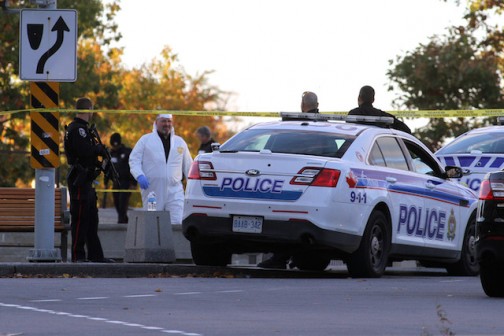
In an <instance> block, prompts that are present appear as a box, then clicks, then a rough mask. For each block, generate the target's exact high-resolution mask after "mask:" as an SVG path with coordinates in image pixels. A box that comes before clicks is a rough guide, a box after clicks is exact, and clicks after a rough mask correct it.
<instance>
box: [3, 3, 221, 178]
mask: <svg viewBox="0 0 504 336" xmlns="http://www.w3.org/2000/svg"><path fill="white" fill-rule="evenodd" d="M9 3H10V4H11V5H12V6H14V7H19V8H24V7H27V6H28V1H23V0H18V1H10V2H9ZM58 7H59V8H73V9H77V10H78V12H79V23H78V24H79V38H78V51H77V56H78V64H77V69H78V79H77V82H75V83H62V84H61V88H60V91H61V92H60V106H61V107H64V108H72V107H73V106H74V102H75V100H76V98H78V97H83V96H87V97H90V98H91V99H92V100H93V101H94V102H95V107H96V108H97V109H103V110H114V109H135V110H141V109H168V110H203V109H223V108H224V105H225V102H224V101H223V100H222V99H223V97H225V94H224V93H223V92H221V91H220V90H218V88H216V87H215V86H212V85H210V84H209V82H208V76H209V74H210V72H203V73H202V74H199V75H196V76H191V75H188V74H187V73H186V72H185V71H184V69H183V68H182V66H181V65H180V63H179V61H178V58H177V55H176V54H174V53H173V52H172V51H171V49H170V48H165V49H164V50H163V51H162V53H161V55H160V57H158V58H155V59H154V60H153V61H152V62H150V63H148V64H145V65H143V66H142V67H140V68H134V69H127V68H125V67H124V66H123V64H122V63H121V56H122V49H121V48H118V47H116V46H117V42H118V41H120V38H121V35H120V33H119V27H118V26H117V24H116V23H115V22H114V17H115V15H116V14H117V12H118V11H119V10H120V6H119V1H118V0H116V1H110V2H107V4H106V5H104V4H103V3H102V1H100V0H88V1H79V0H59V1H58ZM0 13H1V12H0ZM0 25H1V27H2V28H3V30H2V42H1V44H0V62H1V63H0V97H1V98H0V111H9V110H18V109H24V108H27V107H28V102H29V92H28V89H27V83H25V82H23V81H20V80H19V77H18V25H19V17H18V16H17V15H10V16H6V15H3V14H0ZM71 118H72V115H68V114H66V115H62V117H61V119H62V120H61V124H62V125H64V124H67V123H69V122H70V121H71ZM27 120H28V118H27V115H26V113H16V114H12V115H10V116H8V115H6V116H2V115H0V126H2V128H0V151H1V150H3V151H4V152H3V154H2V156H0V186H12V185H14V184H16V183H17V184H18V185H19V184H20V183H23V182H25V183H26V182H29V181H30V180H31V179H32V178H33V170H32V169H31V168H30V167H29V160H28V155H26V154H25V155H24V160H19V156H18V155H19V153H26V151H27V150H28V147H29V134H30V130H29V123H28V122H27ZM152 120H154V116H152V115H151V116H146V115H141V114H133V115H129V114H128V115H125V114H108V113H97V116H96V117H95V122H96V124H97V128H98V130H99V131H100V133H102V137H103V140H104V142H108V141H107V140H108V139H107V137H108V135H110V134H112V133H113V132H116V131H118V132H120V133H122V134H123V137H124V139H125V142H126V143H128V144H129V145H130V146H132V145H134V143H135V142H136V141H137V140H138V138H139V137H140V136H141V135H142V134H144V133H145V132H147V131H150V130H151V125H152V124H151V121H152ZM201 124H208V125H209V126H210V127H213V129H214V130H215V131H216V133H217V135H218V136H220V137H222V138H224V137H226V136H228V134H227V129H226V127H225V125H224V123H223V122H222V119H221V118H213V117H198V118H189V117H180V118H179V117H176V127H177V132H178V133H181V134H182V135H183V136H184V137H185V138H186V139H187V140H188V144H189V146H190V148H191V149H192V150H193V153H194V152H195V149H196V145H197V144H196V143H195V141H194V137H193V132H194V130H195V129H196V127H197V126H199V125H201ZM15 154H16V156H14V155H15ZM64 159H65V158H64V156H63V157H62V161H63V163H64V162H65V160H64ZM11 161H12V162H11ZM61 170H62V172H61V174H60V176H61V178H60V181H61V182H63V183H65V181H64V177H65V175H66V173H65V172H66V166H65V165H63V166H62V168H61Z"/></svg>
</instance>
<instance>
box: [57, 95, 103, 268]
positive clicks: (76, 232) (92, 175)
mask: <svg viewBox="0 0 504 336" xmlns="http://www.w3.org/2000/svg"><path fill="white" fill-rule="evenodd" d="M75 108H76V109H77V110H92V109H93V103H92V102H91V100H90V99H89V98H79V99H78V100H77V103H76V106H75ZM92 116H93V113H88V112H83V113H77V116H76V117H75V118H74V120H73V121H72V122H71V123H70V125H68V126H67V127H66V132H65V142H64V145H65V154H66V156H67V161H68V164H69V165H70V171H69V173H68V177H67V182H68V190H69V192H70V214H71V224H72V261H73V262H86V261H93V262H111V260H109V259H105V258H104V257H103V250H102V246H101V243H100V238H99V237H98V208H97V206H96V192H95V189H94V188H93V181H94V180H95V179H96V178H97V177H98V175H100V169H99V166H98V156H101V155H102V154H103V153H104V151H105V150H106V149H105V147H103V145H100V144H98V143H97V142H96V141H95V139H94V137H93V136H92V135H91V133H90V130H89V121H90V120H91V118H92ZM85 248H86V249H87V255H86V249H85Z"/></svg>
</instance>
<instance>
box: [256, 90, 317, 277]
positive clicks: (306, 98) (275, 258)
mask: <svg viewBox="0 0 504 336" xmlns="http://www.w3.org/2000/svg"><path fill="white" fill-rule="evenodd" d="M318 107H319V103H318V97H317V95H316V94H315V93H314V92H311V91H305V92H303V94H302V95H301V112H303V113H319V109H318ZM300 120H304V119H300ZM291 258H292V256H291V254H290V253H285V252H275V253H273V255H272V256H271V257H270V258H269V259H266V260H264V261H262V262H260V263H259V264H257V267H260V268H268V269H286V268H287V264H288V263H289V261H290V260H291ZM290 266H291V267H296V265H295V264H293V263H291V265H290Z"/></svg>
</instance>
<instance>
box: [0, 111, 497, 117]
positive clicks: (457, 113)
mask: <svg viewBox="0 0 504 336" xmlns="http://www.w3.org/2000/svg"><path fill="white" fill-rule="evenodd" d="M35 110H36V111H37V112H60V113H61V112H62V113H77V112H103V113H111V114H173V115H180V116H198V117H203V116H206V117H209V116H211V117H272V118H278V117H280V112H231V111H172V110H100V109H98V110H75V109H23V110H12V111H0V115H7V114H15V113H22V112H30V111H35ZM387 112H388V113H390V114H393V115H395V116H396V117H401V118H466V117H500V116H504V109H481V110H422V111H410V110H408V111H387ZM321 113H322V114H339V115H346V114H348V112H347V111H336V112H321Z"/></svg>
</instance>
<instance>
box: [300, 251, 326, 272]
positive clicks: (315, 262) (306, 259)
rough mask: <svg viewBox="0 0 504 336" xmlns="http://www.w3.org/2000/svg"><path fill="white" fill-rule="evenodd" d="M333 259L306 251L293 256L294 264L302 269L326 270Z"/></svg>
mask: <svg viewBox="0 0 504 336" xmlns="http://www.w3.org/2000/svg"><path fill="white" fill-rule="evenodd" d="M330 262H331V259H330V258H328V257H324V256H322V255H320V254H318V253H315V252H305V253H300V254H296V255H294V256H293V257H292V266H294V267H297V268H299V269H300V270H301V271H317V272H322V271H324V270H325V269H326V268H327V266H329V263H330Z"/></svg>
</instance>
